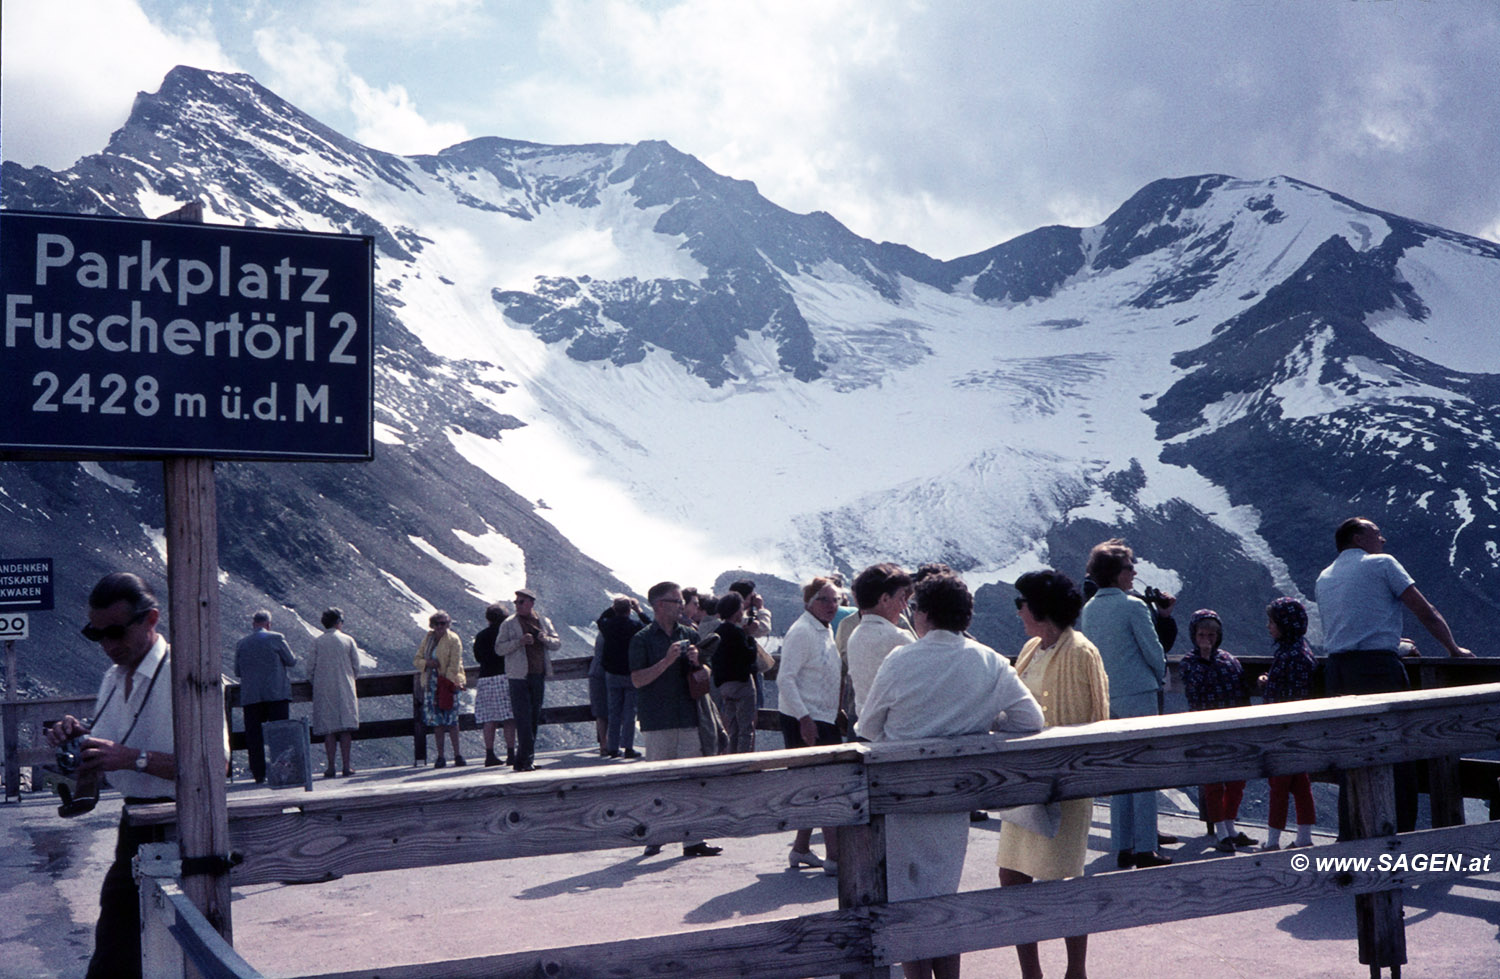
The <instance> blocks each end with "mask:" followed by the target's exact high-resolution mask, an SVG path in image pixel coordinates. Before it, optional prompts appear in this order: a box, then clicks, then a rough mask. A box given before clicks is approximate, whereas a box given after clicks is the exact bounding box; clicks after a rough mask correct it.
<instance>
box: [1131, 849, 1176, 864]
mask: <svg viewBox="0 0 1500 979" xmlns="http://www.w3.org/2000/svg"><path fill="white" fill-rule="evenodd" d="M1171 862H1172V858H1171V857H1169V856H1167V855H1166V854H1164V853H1155V852H1153V853H1137V854H1136V855H1135V860H1134V864H1135V866H1136V867H1137V868H1140V867H1165V866H1166V865H1167V864H1169V863H1171Z"/></svg>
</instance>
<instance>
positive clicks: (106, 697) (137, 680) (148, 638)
mask: <svg viewBox="0 0 1500 979" xmlns="http://www.w3.org/2000/svg"><path fill="white" fill-rule="evenodd" d="M160 617H161V610H160V608H159V606H158V605H157V601H156V596H155V595H153V594H152V593H151V591H150V589H149V588H147V587H146V583H145V582H144V581H142V580H141V579H140V577H138V576H137V575H133V574H130V573H128V572H116V573H115V574H108V575H105V576H104V577H103V578H101V579H99V583H98V584H96V585H95V586H94V590H93V591H92V592H91V593H90V594H89V621H88V624H87V625H85V626H84V627H83V635H84V637H85V638H87V639H89V640H90V641H91V642H97V643H98V644H99V648H101V649H103V650H104V653H105V655H106V656H108V657H109V658H110V660H111V661H113V663H114V665H113V666H111V667H110V668H109V669H108V670H106V671H105V673H104V681H103V683H101V684H100V685H99V695H98V697H97V699H96V700H95V701H94V714H93V718H92V719H89V718H77V717H74V716H72V715H71V714H68V715H64V716H63V718H62V719H61V720H60V721H58V722H57V723H56V724H54V725H52V727H51V728H49V729H48V731H47V739H48V740H49V741H50V742H51V743H52V744H53V745H54V746H56V747H58V748H63V747H64V746H65V745H67V746H68V748H69V749H70V750H71V753H72V754H73V756H74V757H75V758H76V761H77V775H78V783H79V786H80V791H79V793H78V795H79V796H80V798H75V799H74V800H73V802H72V804H71V805H64V807H63V810H60V811H62V812H63V814H64V815H73V814H75V813H77V812H86V811H88V809H91V808H93V806H92V805H91V804H89V801H88V800H87V799H86V798H82V796H84V795H85V793H84V791H83V788H82V787H83V786H85V785H90V784H92V785H93V786H94V788H93V790H92V795H93V797H94V798H97V796H98V788H97V786H98V782H99V779H100V778H101V777H102V776H103V775H105V774H106V773H107V774H108V775H109V781H110V784H111V785H113V786H114V787H115V788H117V789H119V790H120V792H121V793H122V794H123V795H124V796H125V801H126V802H127V803H130V804H134V803H141V802H157V801H164V800H170V799H171V798H173V796H174V795H175V794H176V791H177V783H176V779H177V756H176V754H175V747H174V745H173V739H172V663H171V654H170V650H169V648H168V646H167V642H166V640H165V639H164V638H163V637H162V636H161V635H160V634H159V633H158V632H157V631H156V624H157V621H158V620H159V619H160ZM75 738H76V739H78V740H76V741H74V740H73V739H75ZM69 742H72V744H69ZM69 810H71V811H69ZM160 839H161V837H160V835H159V830H156V829H153V828H141V827H132V826H129V825H127V824H126V823H125V820H124V817H123V816H122V817H121V819H120V828H119V833H118V835H117V837H116V843H115V859H114V863H112V864H111V865H110V868H109V870H108V872H106V873H105V875H104V885H103V887H102V888H101V890H100V893H99V923H98V925H97V926H96V928H95V930H94V955H93V958H92V959H90V961H89V970H88V976H89V979H97V977H101V976H139V975H140V967H141V923H140V902H139V898H138V897H137V892H136V886H135V882H134V880H133V879H132V877H131V870H130V862H131V860H132V859H133V858H134V857H135V854H136V851H137V850H139V849H140V847H141V845H142V844H144V843H154V842H159V841H160Z"/></svg>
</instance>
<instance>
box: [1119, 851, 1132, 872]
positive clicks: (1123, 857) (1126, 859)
mask: <svg viewBox="0 0 1500 979" xmlns="http://www.w3.org/2000/svg"><path fill="white" fill-rule="evenodd" d="M1115 863H1117V864H1118V865H1119V867H1120V869H1121V870H1129V869H1130V868H1131V867H1134V866H1135V851H1134V850H1121V851H1120V852H1119V853H1117V854H1115Z"/></svg>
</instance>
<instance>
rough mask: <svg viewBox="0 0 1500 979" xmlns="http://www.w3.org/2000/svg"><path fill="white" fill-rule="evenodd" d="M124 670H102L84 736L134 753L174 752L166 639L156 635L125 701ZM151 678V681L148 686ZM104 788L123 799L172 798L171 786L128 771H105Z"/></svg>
mask: <svg viewBox="0 0 1500 979" xmlns="http://www.w3.org/2000/svg"><path fill="white" fill-rule="evenodd" d="M127 672H128V671H127V670H126V669H125V668H124V667H121V666H111V667H110V668H109V669H108V670H106V671H105V672H104V681H103V682H102V683H101V684H100V685H99V696H98V698H97V699H96V700H95V701H94V726H93V730H91V731H90V732H89V733H90V734H92V735H94V736H95V737H98V738H106V739H108V740H110V741H116V742H121V743H123V744H124V745H125V746H126V747H127V748H134V749H135V750H136V751H137V752H139V751H140V750H141V749H145V750H146V751H158V752H161V753H162V754H167V755H170V754H173V753H174V751H175V746H174V743H173V738H172V658H171V656H170V655H169V653H168V650H167V641H166V639H164V638H162V637H161V636H159V635H158V636H157V637H156V644H155V645H153V646H152V647H151V649H150V651H149V652H147V653H146V655H145V657H144V658H143V659H142V660H141V661H140V663H139V664H138V665H137V666H136V668H135V677H134V678H133V679H132V680H131V681H130V699H129V700H126V699H125V674H126V673H127ZM153 676H154V677H155V678H156V682H155V683H152V677H153ZM132 724H133V725H134V726H133V727H132ZM127 731H128V732H129V734H127V733H126V732H127ZM109 784H110V785H112V786H114V787H115V788H116V789H119V790H120V793H121V794H122V795H124V796H126V797H127V798H135V799H154V798H161V797H165V798H175V797H176V795H177V783H176V782H174V781H172V780H170V779H164V778H157V777H155V776H154V775H147V774H145V773H144V772H138V771H136V770H135V769H133V768H131V769H124V770H122V771H118V772H110V773H109Z"/></svg>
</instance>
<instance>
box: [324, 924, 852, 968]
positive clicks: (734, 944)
mask: <svg viewBox="0 0 1500 979" xmlns="http://www.w3.org/2000/svg"><path fill="white" fill-rule="evenodd" d="M865 914H866V912H863V911H830V912H825V913H823V914H812V915H805V916H803V917H801V918H788V919H785V920H782V921H764V922H757V923H755V924H750V925H735V926H732V927H728V928H710V929H704V930H701V931H692V932H682V933H679V934H673V935H658V936H656V937H653V938H633V939H627V940H624V941H618V942H605V943H601V944H598V945H574V946H571V947H568V948H553V949H546V950H543V951H535V952H512V953H508V954H505V955H488V956H483V957H479V958H471V959H454V960H450V961H447V962H424V963H420V964H417V965H406V966H396V967H390V968H379V969H357V970H354V971H350V972H328V973H320V974H318V975H317V976H309V977H307V979H537V977H546V979H636V977H639V976H692V977H693V979H743V977H746V976H755V977H758V979H799V977H804V976H826V975H832V974H834V973H837V972H839V971H841V970H848V969H851V968H860V967H863V968H865V969H868V968H869V965H870V946H869V942H868V940H867V938H866V936H867V935H868V924H867V921H866V918H865Z"/></svg>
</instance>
